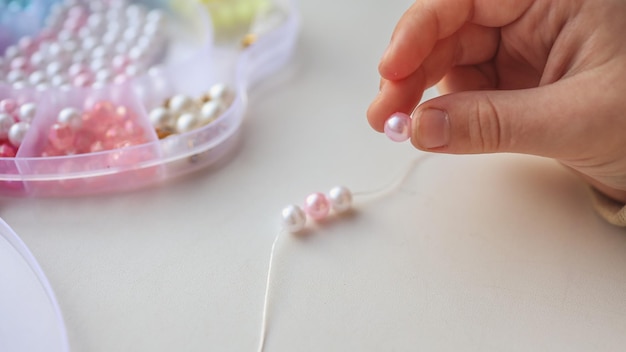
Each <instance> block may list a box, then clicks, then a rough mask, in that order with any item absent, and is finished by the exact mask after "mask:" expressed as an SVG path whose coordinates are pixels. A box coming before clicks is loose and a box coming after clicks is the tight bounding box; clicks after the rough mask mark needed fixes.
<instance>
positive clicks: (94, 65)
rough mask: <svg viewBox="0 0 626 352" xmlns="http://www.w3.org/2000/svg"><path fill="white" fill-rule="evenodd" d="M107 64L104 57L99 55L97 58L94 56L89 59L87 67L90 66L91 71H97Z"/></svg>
mask: <svg viewBox="0 0 626 352" xmlns="http://www.w3.org/2000/svg"><path fill="white" fill-rule="evenodd" d="M106 66H107V62H106V60H105V59H103V58H101V57H99V58H94V59H93V60H91V62H90V63H89V68H91V70H92V71H94V72H97V71H99V70H101V69H103V68H105V67H106Z"/></svg>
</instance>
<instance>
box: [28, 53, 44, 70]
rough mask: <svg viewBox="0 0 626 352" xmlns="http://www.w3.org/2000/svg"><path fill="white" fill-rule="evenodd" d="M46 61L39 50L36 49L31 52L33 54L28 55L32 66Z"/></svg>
mask: <svg viewBox="0 0 626 352" xmlns="http://www.w3.org/2000/svg"><path fill="white" fill-rule="evenodd" d="M45 62H46V58H45V55H44V54H43V53H42V52H40V51H37V52H35V53H33V55H31V56H30V65H31V66H33V67H37V68H39V67H41V66H42V65H43V64H44V63H45Z"/></svg>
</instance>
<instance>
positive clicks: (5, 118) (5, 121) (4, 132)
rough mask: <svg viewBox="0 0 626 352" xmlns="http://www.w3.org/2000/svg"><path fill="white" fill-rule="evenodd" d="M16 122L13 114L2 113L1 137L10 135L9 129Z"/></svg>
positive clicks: (4, 137) (0, 120)
mask: <svg viewBox="0 0 626 352" xmlns="http://www.w3.org/2000/svg"><path fill="white" fill-rule="evenodd" d="M14 123H15V120H13V116H11V115H9V114H6V113H0V139H7V137H8V136H9V130H10V129H11V126H13V124H14Z"/></svg>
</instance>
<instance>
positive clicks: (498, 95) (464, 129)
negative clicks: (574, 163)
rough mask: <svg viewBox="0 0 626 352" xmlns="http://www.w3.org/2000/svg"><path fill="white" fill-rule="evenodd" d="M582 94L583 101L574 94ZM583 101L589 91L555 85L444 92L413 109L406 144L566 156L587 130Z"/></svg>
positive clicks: (469, 151) (576, 150)
mask: <svg viewBox="0 0 626 352" xmlns="http://www.w3.org/2000/svg"><path fill="white" fill-rule="evenodd" d="M583 94H584V95H585V96H586V98H585V99H580V98H576V96H582V95H583ZM585 101H587V102H588V101H589V93H586V92H582V91H581V90H580V86H578V87H577V86H574V87H572V86H569V87H567V86H565V85H563V84H559V83H554V84H552V85H547V86H543V87H539V88H532V89H523V90H507V91H474V92H460V93H453V94H449V95H444V96H441V97H438V98H434V99H432V100H429V101H427V102H425V103H423V104H421V105H420V106H418V107H417V108H416V110H415V111H414V112H413V127H412V135H411V142H412V143H413V145H414V146H415V147H416V148H418V149H422V150H426V151H432V152H441V153H453V154H475V153H495V152H514V153H525V154H535V155H541V156H546V157H552V158H567V157H568V155H576V153H579V152H581V150H579V149H581V147H580V145H581V144H584V143H581V140H580V139H581V138H580V137H581V136H584V135H588V133H589V130H588V128H589V126H587V125H589V122H588V121H589V120H591V119H589V117H591V116H589V115H588V113H589V112H587V111H586V110H589V105H590V104H586V105H585V104H583V103H581V102H585ZM592 101H593V100H592ZM579 155H580V154H579Z"/></svg>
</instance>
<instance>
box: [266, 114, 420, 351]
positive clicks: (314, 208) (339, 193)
mask: <svg viewBox="0 0 626 352" xmlns="http://www.w3.org/2000/svg"><path fill="white" fill-rule="evenodd" d="M407 118H408V115H407ZM409 120H410V118H409ZM429 157H430V155H428V154H426V155H423V156H421V157H418V158H416V159H414V160H413V161H412V162H410V164H409V165H408V167H407V168H406V170H405V171H403V172H402V173H401V174H400V177H397V179H396V180H395V181H393V182H391V183H390V184H389V185H386V186H383V187H381V188H380V189H376V190H372V191H365V192H354V193H353V192H352V191H351V190H350V189H349V188H347V187H345V186H336V187H333V188H331V189H330V190H329V191H328V193H327V194H324V193H320V192H315V193H311V194H310V195H308V196H307V197H306V198H305V199H304V205H303V206H302V207H301V206H299V205H296V204H291V205H288V206H286V207H285V208H283V210H282V212H281V230H280V231H279V232H278V234H277V235H276V236H275V237H274V241H273V243H272V247H271V249H270V255H269V263H268V270H267V281H266V286H265V294H264V300H263V311H262V317H261V333H260V340H259V346H258V351H259V352H263V351H264V350H265V341H266V338H267V330H268V325H269V322H268V310H269V301H270V287H271V285H272V272H273V268H274V257H275V255H276V252H277V249H278V243H279V241H280V239H281V238H283V236H287V235H294V236H299V235H301V234H303V233H304V231H305V230H306V229H307V223H308V222H309V220H311V221H313V222H320V221H324V220H326V219H328V217H329V216H332V215H334V216H336V217H337V218H341V217H342V216H343V215H346V214H349V213H350V212H352V211H354V210H355V209H354V205H355V204H354V201H355V200H361V201H365V200H366V199H367V198H370V199H377V198H379V197H384V196H388V195H390V194H392V193H393V192H394V191H395V190H397V189H398V188H399V187H400V186H401V185H402V184H403V183H405V182H406V180H407V179H408V177H409V176H410V174H411V173H412V172H413V170H414V169H415V168H416V167H417V166H418V165H420V164H421V163H422V162H423V161H425V160H426V159H427V158H429Z"/></svg>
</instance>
